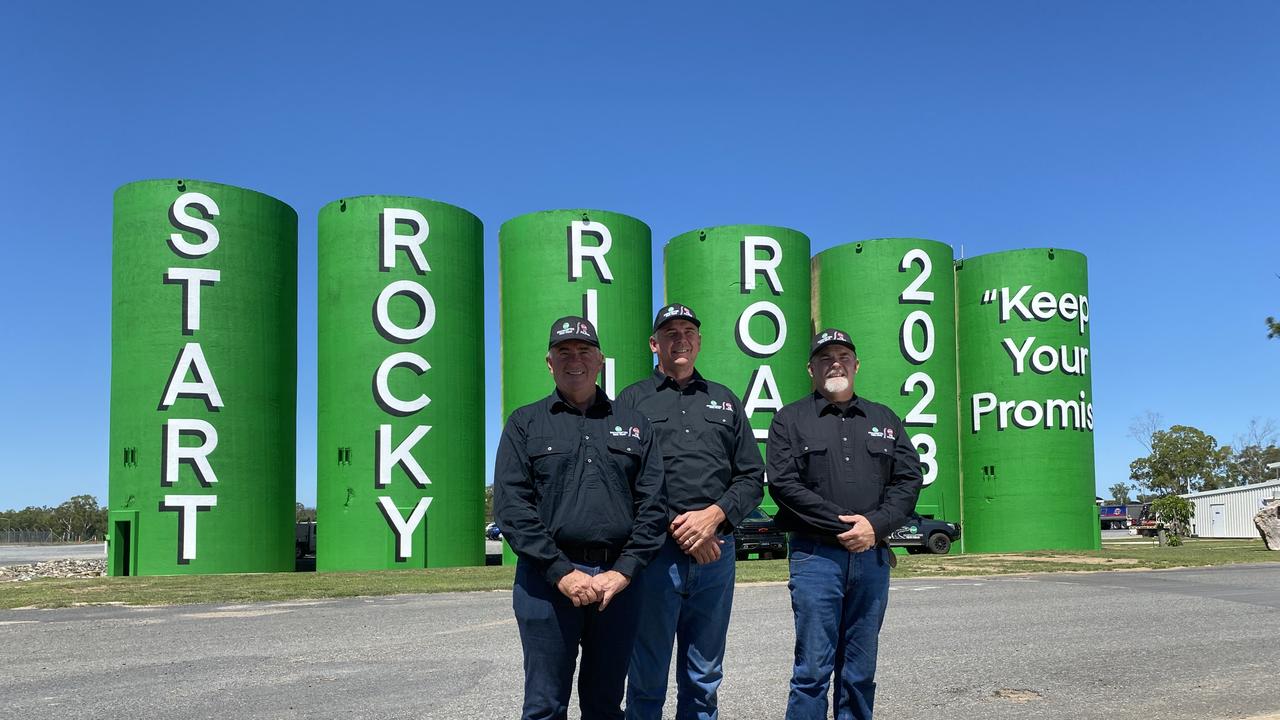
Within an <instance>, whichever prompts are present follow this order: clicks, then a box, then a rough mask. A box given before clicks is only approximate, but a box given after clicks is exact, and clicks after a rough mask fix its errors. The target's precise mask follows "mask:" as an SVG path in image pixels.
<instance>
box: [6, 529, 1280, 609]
mask: <svg viewBox="0 0 1280 720" xmlns="http://www.w3.org/2000/svg"><path fill="white" fill-rule="evenodd" d="M1268 562H1280V553H1278V552H1272V551H1269V550H1267V549H1266V546H1265V545H1263V543H1262V541H1261V540H1226V541H1224V540H1188V541H1187V542H1186V544H1185V545H1183V546H1181V547H1164V548H1162V547H1157V546H1155V545H1154V544H1152V543H1144V542H1132V541H1130V542H1118V543H1114V544H1111V543H1108V544H1104V546H1103V549H1102V550H1093V551H1081V552H1051V551H1037V552H1026V553H1005V554H999V555H904V556H901V557H900V558H899V564H898V567H897V569H896V570H894V577H896V578H919V577H927V578H933V577H959V576H966V575H1009V574H1023V573H1044V572H1064V571H1100V570H1138V569H1163V568H1174V567H1200V566H1208V565H1232V564H1237V563H1268ZM512 573H513V570H512V568H510V567H470V568H440V569H432V570H388V571H378V572H358V573H274V574H261V575H186V576H167V577H127V578H88V579H69V580H57V579H41V580H30V581H27V582H6V583H0V609H12V608H26V607H30V608H56V607H69V606H74V605H97V604H108V603H112V604H125V605H181V604H190V603H243V602H264V601H280V600H297V599H318V598H335V597H353V596H358V595H364V596H370V595H397V594H402V593H434V592H455V591H483V590H506V589H509V588H510V587H511V579H512ZM786 579H787V561H786V560H747V561H742V562H739V563H738V582H742V583H752V582H785V581H786Z"/></svg>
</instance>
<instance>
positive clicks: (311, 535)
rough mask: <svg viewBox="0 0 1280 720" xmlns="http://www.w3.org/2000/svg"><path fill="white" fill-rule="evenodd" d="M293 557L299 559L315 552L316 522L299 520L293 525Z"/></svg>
mask: <svg viewBox="0 0 1280 720" xmlns="http://www.w3.org/2000/svg"><path fill="white" fill-rule="evenodd" d="M293 538H294V557H297V558H299V559H301V558H303V557H306V556H307V555H311V556H314V555H315V554H316V524H315V522H314V521H312V522H300V523H298V524H296V525H294V527H293Z"/></svg>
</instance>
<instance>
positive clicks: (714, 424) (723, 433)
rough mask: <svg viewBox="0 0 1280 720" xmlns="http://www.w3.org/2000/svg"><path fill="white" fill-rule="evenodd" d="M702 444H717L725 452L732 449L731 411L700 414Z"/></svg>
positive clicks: (710, 411)
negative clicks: (701, 420)
mask: <svg viewBox="0 0 1280 720" xmlns="http://www.w3.org/2000/svg"><path fill="white" fill-rule="evenodd" d="M702 419H703V420H704V421H705V422H703V427H702V430H701V432H702V434H703V437H702V438H700V441H702V442H708V443H717V444H718V446H719V447H723V448H724V449H725V450H726V451H728V450H729V448H731V447H733V411H732V410H707V411H706V412H704V413H703V414H702Z"/></svg>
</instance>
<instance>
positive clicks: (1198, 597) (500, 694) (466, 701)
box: [0, 565, 1280, 720]
mask: <svg viewBox="0 0 1280 720" xmlns="http://www.w3.org/2000/svg"><path fill="white" fill-rule="evenodd" d="M892 588H893V589H892V591H891V598H892V599H891V605H890V610H889V615H888V618H887V620H886V623H885V629H884V635H883V638H882V652H881V673H880V687H879V694H878V703H877V705H878V707H877V709H878V713H877V715H878V716H880V717H884V718H918V719H921V720H928V719H931V718H937V719H938V720H944V719H945V720H956V719H957V718H960V719H972V718H996V719H1001V718H1067V717H1070V718H1109V719H1111V720H1115V719H1116V718H1122V719H1123V718H1135V719H1138V718H1141V719H1142V720H1150V719H1151V718H1161V719H1162V720H1178V719H1186V720H1193V719H1194V720H1213V719H1215V718H1245V717H1256V716H1261V715H1265V714H1269V713H1277V712H1280V694H1277V693H1276V688H1275V685H1274V683H1275V677H1276V675H1275V672H1276V668H1277V667H1280V647H1278V646H1277V643H1276V642H1275V638H1276V637H1277V633H1278V632H1280V565H1262V566H1237V567H1225V568H1214V569H1195V570H1178V571H1160V572H1110V573H1090V574H1053V575H1037V576H1024V577H999V578H979V579H955V580H904V581H896V582H894V583H893V586H892ZM510 606H511V594H510V592H504V591H499V592H488V593H454V594H442V595H416V596H400V597H387V598H354V599H345V600H333V601H322V602H290V603H266V604H252V605H240V606H184V607H165V608H121V607H97V608H82V609H70V610H44V611H35V610H28V611H22V610H19V611H4V612H0V667H3V668H4V672H3V673H0V698H4V711H5V713H7V714H8V716H12V717H17V718H29V719H31V720H35V719H38V718H60V719H61V718H100V717H135V718H161V717H191V718H200V717H209V718H215V717H217V718H224V717H236V718H308V719H315V718H337V717H341V718H351V717H377V718H442V719H443V718H450V719H452V718H459V719H465V718H485V719H486V720H490V719H492V718H512V717H517V716H518V715H519V704H520V679H521V671H520V651H519V643H518V640H517V637H516V629H515V623H514V621H513V620H512V619H511V610H510ZM791 643H792V620H791V609H790V603H789V600H788V595H787V589H786V587H785V585H782V584H769V585H744V586H740V587H739V588H738V592H737V597H736V600H735V609H734V618H733V624H732V627H731V630H730V639H729V654H728V658H727V666H726V679H725V682H724V685H723V686H722V689H721V708H722V717H724V718H725V719H726V720H737V719H743V718H745V719H756V718H759V719H765V718H768V719H771V720H772V719H776V718H779V717H781V716H782V710H783V707H784V704H785V698H786V690H787V679H788V677H789V669H790V663H791V651H792V647H791ZM670 711H671V708H670V707H669V709H668V713H669V714H670ZM572 717H577V715H576V713H574V714H573V715H572Z"/></svg>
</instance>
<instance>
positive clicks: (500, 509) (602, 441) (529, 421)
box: [493, 388, 667, 585]
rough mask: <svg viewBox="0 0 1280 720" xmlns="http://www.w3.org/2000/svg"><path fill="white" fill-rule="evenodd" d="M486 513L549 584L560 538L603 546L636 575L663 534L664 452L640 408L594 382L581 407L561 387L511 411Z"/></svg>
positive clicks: (562, 558) (565, 563)
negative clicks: (612, 398) (621, 402)
mask: <svg viewBox="0 0 1280 720" xmlns="http://www.w3.org/2000/svg"><path fill="white" fill-rule="evenodd" d="M493 514H494V518H495V520H497V523H498V527H500V528H502V534H503V537H505V538H506V540H507V542H508V543H510V544H511V549H512V550H514V551H515V553H516V554H517V555H519V556H520V557H522V558H525V559H527V560H529V561H531V562H533V563H534V564H535V565H536V566H537V567H538V568H539V569H540V570H541V571H542V573H543V576H544V577H546V579H547V581H548V582H550V583H551V584H552V585H555V584H556V583H558V582H559V581H560V578H562V577H564V576H565V575H567V574H569V573H570V572H571V571H572V570H573V564H572V562H571V561H570V560H569V558H568V556H566V555H565V554H564V552H562V548H569V549H573V550H581V549H588V548H608V549H611V550H615V551H619V552H620V553H621V554H620V556H619V557H618V559H617V561H616V562H614V564H613V569H614V570H617V571H618V572H620V573H622V574H623V575H626V576H627V577H634V576H635V574H636V573H637V572H639V571H640V570H641V569H642V568H643V567H644V566H645V565H647V564H648V563H649V561H650V560H652V559H653V557H654V556H655V555H656V554H657V553H658V550H659V549H660V548H661V547H662V543H663V542H664V540H665V537H666V529H667V499H666V491H665V488H664V487H663V482H662V455H661V453H660V452H659V451H658V450H657V449H656V448H655V447H654V445H653V430H652V428H651V427H650V425H649V422H648V421H647V420H645V418H644V415H643V414H641V413H640V412H638V411H636V410H631V409H628V408H624V407H620V406H618V405H616V404H614V403H611V402H609V399H608V397H606V396H605V394H604V392H603V391H601V390H600V389H599V388H596V397H595V400H594V402H593V403H592V405H591V407H589V408H587V412H586V413H582V412H581V411H579V410H578V408H576V407H574V406H573V405H572V404H571V403H567V402H565V401H564V400H562V399H561V397H560V394H559V391H556V392H553V393H551V395H549V396H547V397H546V398H544V399H542V400H539V401H538V402H536V403H533V404H531V405H525V406H524V407H522V408H519V409H517V410H516V411H515V412H513V413H511V417H510V418H508V419H507V424H506V427H504V428H503V429H502V438H501V440H499V442H498V455H497V458H496V460H495V462H494V469H493Z"/></svg>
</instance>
